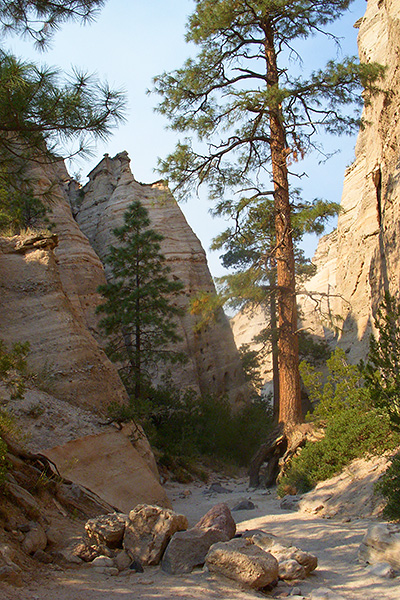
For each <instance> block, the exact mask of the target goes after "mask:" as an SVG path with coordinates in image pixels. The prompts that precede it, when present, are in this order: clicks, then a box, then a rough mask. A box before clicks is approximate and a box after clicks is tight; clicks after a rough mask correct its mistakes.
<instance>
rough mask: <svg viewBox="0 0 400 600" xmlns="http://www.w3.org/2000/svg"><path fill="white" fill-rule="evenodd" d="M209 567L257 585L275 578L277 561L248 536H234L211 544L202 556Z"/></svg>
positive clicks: (269, 582)
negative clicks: (232, 538)
mask: <svg viewBox="0 0 400 600" xmlns="http://www.w3.org/2000/svg"><path fill="white" fill-rule="evenodd" d="M206 565H207V567H208V569H209V570H210V571H213V572H215V573H219V574H221V575H224V576H225V577H228V578H229V579H234V580H236V581H239V582H240V583H244V584H246V585H248V586H250V587H252V588H257V589H261V588H264V587H266V586H267V585H270V584H272V583H273V582H275V581H276V580H277V579H278V561H277V560H276V558H274V557H273V556H272V554H270V553H269V552H264V550H261V548H259V547H258V546H256V545H254V544H252V543H251V542H250V541H249V540H246V539H243V538H237V539H234V540H230V541H229V542H220V543H218V544H214V546H212V547H211V549H210V551H209V552H208V554H207V556H206Z"/></svg>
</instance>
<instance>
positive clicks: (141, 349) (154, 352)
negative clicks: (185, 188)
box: [98, 201, 184, 401]
mask: <svg viewBox="0 0 400 600" xmlns="http://www.w3.org/2000/svg"><path fill="white" fill-rule="evenodd" d="M113 233H114V235H115V237H116V240H117V242H118V246H110V252H109V254H108V256H107V258H106V262H107V264H108V265H109V266H110V270H111V277H110V281H109V283H107V284H106V285H103V286H100V288H99V292H100V293H101V294H102V295H103V297H104V298H105V302H104V304H101V305H100V306H99V307H98V312H100V313H104V314H105V316H104V317H103V318H102V320H101V321H100V326H101V327H102V328H103V329H104V332H105V333H106V335H107V336H108V337H109V343H108V346H107V352H108V354H109V356H110V358H111V360H113V361H114V362H118V363H121V364H122V368H121V375H122V378H123V381H124V383H125V385H126V387H127V390H128V392H129V393H130V394H131V397H132V401H133V400H134V399H135V398H136V399H139V398H141V397H143V396H144V395H145V393H146V391H147V390H148V388H149V386H150V383H151V379H152V377H153V376H154V375H155V373H156V369H157V365H158V363H160V362H163V363H165V362H170V363H174V362H177V361H179V362H180V361H182V360H184V356H183V354H182V353H181V352H179V351H177V350H176V349H175V348H174V344H176V342H178V341H179V340H180V337H179V335H178V334H177V332H176V328H177V323H176V319H177V317H179V316H182V315H183V310H182V309H181V308H180V307H178V306H177V305H176V304H174V298H175V299H176V297H177V295H179V293H180V292H181V291H182V289H183V284H182V282H180V281H177V280H173V279H171V278H170V277H169V273H170V269H169V267H168V266H167V265H166V263H165V257H164V255H163V254H162V253H161V250H160V242H161V241H162V240H163V236H162V235H160V234H159V233H157V232H155V231H154V230H153V229H150V219H149V216H148V212H147V210H146V208H145V207H144V206H142V204H141V203H140V202H138V201H136V202H133V203H132V204H131V205H130V206H129V208H128V210H127V211H126V212H125V214H124V225H123V226H122V227H118V228H116V229H114V230H113Z"/></svg>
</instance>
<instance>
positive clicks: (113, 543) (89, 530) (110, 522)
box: [85, 513, 128, 548]
mask: <svg viewBox="0 0 400 600" xmlns="http://www.w3.org/2000/svg"><path fill="white" fill-rule="evenodd" d="M127 522H128V515H125V514H122V513H111V514H108V515H101V516H100V517H96V518H94V519H89V521H87V522H86V524H85V530H86V534H87V536H88V537H89V539H90V540H91V541H93V543H95V544H98V545H103V544H104V545H106V546H108V547H109V548H121V547H122V539H123V537H124V532H125V526H126V523H127Z"/></svg>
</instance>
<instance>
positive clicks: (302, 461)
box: [278, 349, 400, 496]
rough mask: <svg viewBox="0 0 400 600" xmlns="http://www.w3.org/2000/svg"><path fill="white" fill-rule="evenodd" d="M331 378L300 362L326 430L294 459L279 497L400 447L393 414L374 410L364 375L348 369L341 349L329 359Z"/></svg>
mask: <svg viewBox="0 0 400 600" xmlns="http://www.w3.org/2000/svg"><path fill="white" fill-rule="evenodd" d="M327 367H328V376H327V378H326V382H325V383H323V376H322V374H321V373H318V372H317V371H316V370H315V369H314V368H313V367H310V366H309V365H307V364H305V363H302V364H301V365H300V371H301V375H302V378H303V381H304V383H305V385H306V386H307V388H308V391H309V395H310V398H311V400H312V401H313V402H315V403H316V407H315V410H314V413H313V414H312V415H309V418H310V419H311V420H313V421H314V422H315V423H316V424H317V425H319V426H322V427H323V429H324V437H323V438H322V439H321V440H319V441H317V442H307V443H306V445H305V447H304V448H303V449H302V450H301V452H300V454H299V455H297V456H295V457H294V458H293V460H292V461H291V463H290V465H289V467H288V469H287V471H286V472H285V474H284V475H283V477H282V478H281V480H280V483H279V487H278V493H279V494H280V495H281V496H282V495H284V494H285V493H288V492H290V493H297V492H300V493H303V492H306V491H308V490H310V489H312V488H313V487H314V486H315V485H316V484H317V483H318V481H323V480H325V479H328V478H329V477H332V476H334V475H336V474H337V473H339V472H340V471H341V470H342V469H343V467H345V466H346V465H347V464H348V463H349V462H350V461H352V460H353V459H355V458H358V457H361V456H364V455H365V454H368V453H369V454H379V453H381V452H384V451H386V450H389V449H393V448H395V447H396V445H398V444H399V443H400V436H399V434H398V433H395V432H394V431H393V428H392V425H391V422H390V418H389V415H385V414H382V413H381V412H379V411H378V410H377V409H375V408H374V407H372V403H371V398H370V391H369V389H368V388H367V387H365V386H364V385H363V379H362V374H361V371H360V370H359V368H358V367H357V366H354V365H349V364H348V363H347V361H346V357H345V353H344V352H343V350H340V349H336V350H335V352H334V353H333V354H332V356H331V358H330V359H329V360H328V361H327Z"/></svg>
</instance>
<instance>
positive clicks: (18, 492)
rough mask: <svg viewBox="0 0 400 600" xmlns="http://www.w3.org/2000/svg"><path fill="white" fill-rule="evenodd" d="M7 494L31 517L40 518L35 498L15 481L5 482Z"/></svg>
mask: <svg viewBox="0 0 400 600" xmlns="http://www.w3.org/2000/svg"><path fill="white" fill-rule="evenodd" d="M6 490H7V493H8V495H9V496H10V497H11V498H12V500H13V501H14V502H15V504H17V505H18V506H19V507H20V508H22V510H24V511H25V512H26V514H27V515H28V516H29V517H31V519H40V516H41V515H40V508H39V504H38V503H37V502H36V500H35V498H34V497H33V496H32V494H30V493H29V492H28V491H27V490H25V489H24V488H22V487H21V486H19V485H17V484H16V483H10V482H7V484H6Z"/></svg>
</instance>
